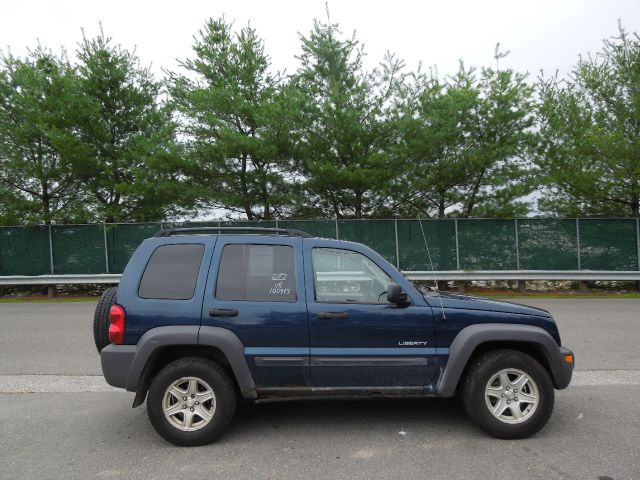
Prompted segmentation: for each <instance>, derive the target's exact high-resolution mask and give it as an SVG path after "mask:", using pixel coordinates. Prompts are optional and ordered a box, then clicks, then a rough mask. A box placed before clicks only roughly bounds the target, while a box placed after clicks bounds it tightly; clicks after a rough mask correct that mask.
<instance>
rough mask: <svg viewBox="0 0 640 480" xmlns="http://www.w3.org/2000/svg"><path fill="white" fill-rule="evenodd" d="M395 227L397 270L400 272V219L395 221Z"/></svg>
mask: <svg viewBox="0 0 640 480" xmlns="http://www.w3.org/2000/svg"><path fill="white" fill-rule="evenodd" d="M393 226H394V228H395V233H396V268H397V269H398V270H400V247H399V246H398V219H397V218H394V219H393Z"/></svg>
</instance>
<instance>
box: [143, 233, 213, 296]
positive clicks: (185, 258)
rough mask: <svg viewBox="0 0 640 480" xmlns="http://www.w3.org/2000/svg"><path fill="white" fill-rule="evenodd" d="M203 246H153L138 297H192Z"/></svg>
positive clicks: (188, 244)
mask: <svg viewBox="0 0 640 480" xmlns="http://www.w3.org/2000/svg"><path fill="white" fill-rule="evenodd" d="M203 255H204V245H202V244H190V243H187V244H177V245H162V246H160V247H158V248H156V249H155V251H154V252H153V254H152V255H151V258H150V259H149V263H147V267H146V268H145V270H144V274H143V275H142V280H141V281H140V287H139V288H138V296H139V297H141V298H156V299H167V300H189V299H191V298H193V294H194V292H195V289H196V281H197V279H198V272H199V271H200V264H201V263H202V256H203Z"/></svg>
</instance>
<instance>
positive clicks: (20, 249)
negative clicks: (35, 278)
mask: <svg viewBox="0 0 640 480" xmlns="http://www.w3.org/2000/svg"><path fill="white" fill-rule="evenodd" d="M47 273H51V261H50V257H49V228H48V227H45V226H37V227H2V228H0V275H2V276H6V275H44V274H47Z"/></svg>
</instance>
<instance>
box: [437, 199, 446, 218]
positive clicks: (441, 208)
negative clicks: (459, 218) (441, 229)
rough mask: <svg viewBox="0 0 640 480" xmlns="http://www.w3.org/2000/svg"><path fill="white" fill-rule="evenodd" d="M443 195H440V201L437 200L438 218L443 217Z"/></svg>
mask: <svg viewBox="0 0 640 480" xmlns="http://www.w3.org/2000/svg"><path fill="white" fill-rule="evenodd" d="M444 210H445V206H444V195H441V196H440V201H439V202H438V218H444Z"/></svg>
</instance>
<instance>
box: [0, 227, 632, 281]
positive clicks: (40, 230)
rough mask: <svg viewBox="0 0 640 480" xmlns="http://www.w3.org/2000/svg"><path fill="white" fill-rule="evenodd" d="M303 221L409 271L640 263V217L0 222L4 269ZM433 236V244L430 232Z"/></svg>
mask: <svg viewBox="0 0 640 480" xmlns="http://www.w3.org/2000/svg"><path fill="white" fill-rule="evenodd" d="M218 226H256V227H279V228H295V229H299V230H303V231H305V232H308V233H309V234H311V235H314V236H320V237H326V238H339V239H341V240H351V241H355V242H360V243H363V244H366V245H368V246H370V247H371V248H373V249H374V250H376V251H377V252H379V253H380V254H381V255H383V256H384V257H385V258H386V259H387V260H389V261H390V262H391V263H393V264H394V265H396V266H397V267H398V268H400V269H401V270H405V271H427V270H431V269H432V267H431V263H430V261H429V255H430V256H431V261H432V262H433V269H434V270H440V271H442V270H468V271H478V270H596V271H597V270H608V271H638V270H640V260H639V256H640V225H639V221H638V219H622V218H611V219H591V218H590V219H567V218H531V219H529V218H527V219H511V220H502V219H444V220H423V221H422V228H421V226H420V222H419V221H418V220H286V221H285V220H279V221H268V222H247V221H243V222H240V221H238V222H162V223H135V224H134V223H132V224H106V225H104V224H93V225H52V226H44V225H39V226H30V227H0V276H7V275H45V274H57V275H65V274H101V273H122V271H123V270H124V267H125V266H126V264H127V261H128V260H129V257H130V256H131V254H132V253H133V251H134V250H135V249H136V247H137V246H138V245H139V244H140V242H142V240H144V239H145V238H148V237H151V236H153V234H154V233H156V232H157V231H158V230H160V229H161V228H177V227H218ZM423 229H424V236H425V237H426V240H427V245H428V252H427V247H426V246H425V242H424V239H423Z"/></svg>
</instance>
